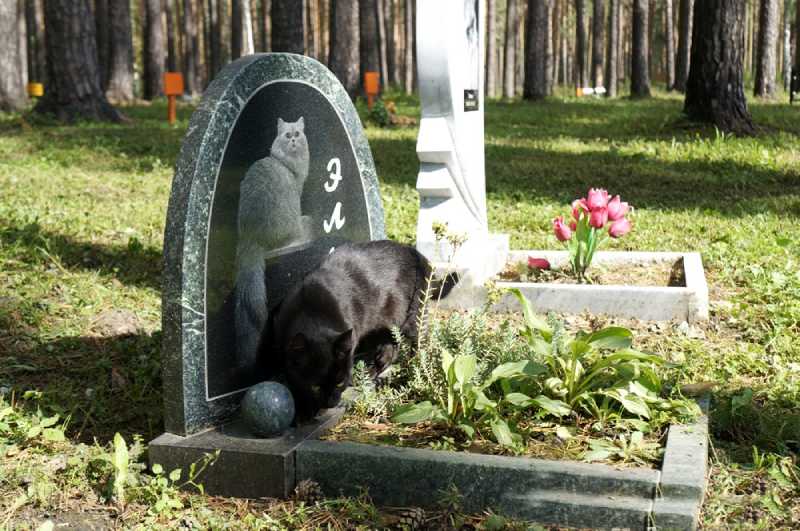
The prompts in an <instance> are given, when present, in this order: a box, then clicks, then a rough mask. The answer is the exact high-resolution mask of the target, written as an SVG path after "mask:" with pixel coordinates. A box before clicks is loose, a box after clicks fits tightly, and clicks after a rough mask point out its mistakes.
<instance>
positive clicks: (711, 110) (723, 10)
mask: <svg viewBox="0 0 800 531" xmlns="http://www.w3.org/2000/svg"><path fill="white" fill-rule="evenodd" d="M744 15H745V2H744V0H702V1H699V2H696V3H695V6H694V31H693V33H692V57H691V67H690V68H689V79H688V81H687V83H686V100H685V103H684V112H685V113H686V114H687V115H688V116H689V118H690V119H691V120H696V121H699V122H708V123H712V124H714V125H716V126H717V127H718V128H719V129H721V130H722V131H724V132H733V133H740V134H753V133H754V132H755V128H754V127H753V121H752V119H751V117H750V112H749V111H748V110H747V100H746V99H745V95H744V69H743V68H742V66H743V65H742V60H743V56H744V50H743V45H744V41H743V39H742V35H743V31H744Z"/></svg>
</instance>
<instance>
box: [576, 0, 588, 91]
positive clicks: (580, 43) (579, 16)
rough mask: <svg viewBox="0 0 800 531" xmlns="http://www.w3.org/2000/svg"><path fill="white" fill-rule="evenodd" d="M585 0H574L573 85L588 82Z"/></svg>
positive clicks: (585, 84)
mask: <svg viewBox="0 0 800 531" xmlns="http://www.w3.org/2000/svg"><path fill="white" fill-rule="evenodd" d="M586 64H587V63H586V0H575V68H574V71H575V85H576V86H577V87H578V88H583V87H585V86H587V85H588V84H589V79H588V76H587V72H586Z"/></svg>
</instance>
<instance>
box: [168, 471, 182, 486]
mask: <svg viewBox="0 0 800 531" xmlns="http://www.w3.org/2000/svg"><path fill="white" fill-rule="evenodd" d="M179 479H181V469H180V468H176V469H175V470H173V471H172V472H170V473H169V480H170V481H172V482H173V483H175V482H176V481H178V480H179Z"/></svg>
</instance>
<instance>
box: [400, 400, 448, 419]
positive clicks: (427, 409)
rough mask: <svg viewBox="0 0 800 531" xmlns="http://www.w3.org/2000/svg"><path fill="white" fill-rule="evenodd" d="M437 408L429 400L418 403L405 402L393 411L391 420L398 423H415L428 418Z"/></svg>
mask: <svg viewBox="0 0 800 531" xmlns="http://www.w3.org/2000/svg"><path fill="white" fill-rule="evenodd" d="M437 409H438V408H437V407H436V406H434V405H433V404H431V403H430V402H429V401H427V400H426V401H425V402H420V403H418V404H405V405H402V406H400V407H399V408H397V409H396V410H395V411H394V415H393V416H392V422H397V423H399V424H417V423H419V422H424V421H426V420H430V419H431V417H433V415H434V412H435V411H436V410H437Z"/></svg>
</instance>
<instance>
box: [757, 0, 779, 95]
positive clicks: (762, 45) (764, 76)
mask: <svg viewBox="0 0 800 531" xmlns="http://www.w3.org/2000/svg"><path fill="white" fill-rule="evenodd" d="M779 19H780V11H779V9H778V0H761V14H760V16H759V25H758V58H757V60H756V79H755V89H754V91H753V93H754V94H755V96H756V97H759V98H773V97H775V90H776V86H775V79H776V77H777V74H776V68H775V64H776V59H777V58H776V55H777V51H776V49H775V43H776V42H777V41H778V22H779Z"/></svg>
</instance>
